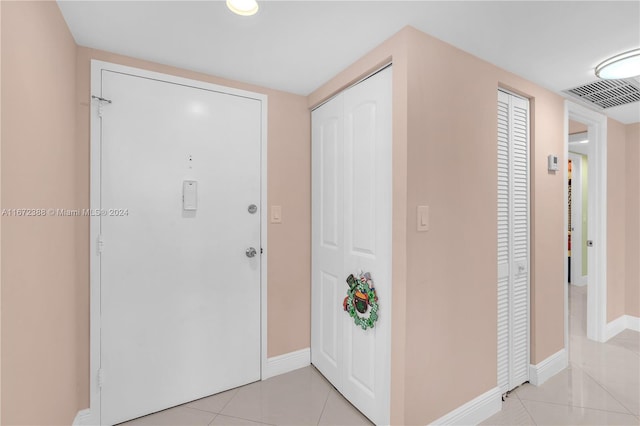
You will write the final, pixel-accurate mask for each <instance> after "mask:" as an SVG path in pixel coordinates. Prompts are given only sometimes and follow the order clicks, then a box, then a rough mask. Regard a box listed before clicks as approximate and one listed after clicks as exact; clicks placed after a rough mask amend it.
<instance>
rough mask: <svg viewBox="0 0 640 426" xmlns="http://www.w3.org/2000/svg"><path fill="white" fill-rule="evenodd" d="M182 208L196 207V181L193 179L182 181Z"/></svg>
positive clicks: (189, 209)
mask: <svg viewBox="0 0 640 426" xmlns="http://www.w3.org/2000/svg"><path fill="white" fill-rule="evenodd" d="M182 209H183V210H186V211H195V210H197V209H198V182H196V181H195V180H185V181H183V182H182Z"/></svg>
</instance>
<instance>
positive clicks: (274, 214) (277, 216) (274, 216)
mask: <svg viewBox="0 0 640 426" xmlns="http://www.w3.org/2000/svg"><path fill="white" fill-rule="evenodd" d="M271 223H282V207H281V206H271Z"/></svg>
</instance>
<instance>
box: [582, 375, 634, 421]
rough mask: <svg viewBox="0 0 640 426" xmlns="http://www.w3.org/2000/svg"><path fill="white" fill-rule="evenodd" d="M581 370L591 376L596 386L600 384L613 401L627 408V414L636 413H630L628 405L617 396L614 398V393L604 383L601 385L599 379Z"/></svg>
mask: <svg viewBox="0 0 640 426" xmlns="http://www.w3.org/2000/svg"><path fill="white" fill-rule="evenodd" d="M583 372H584V374H586V375H587V376H588V377H590V378H591V380H593V381H594V382H596V383H597V384H598V386H600V387H601V388H602V389H604V391H605V392H606V393H608V394H609V395H610V396H611V398H613V400H614V401H616V402H617V403H618V404H620V405H622V406H623V407H624V409H625V410H627V411H628V412H629V414H630V415H632V416H635V415H636V414H635V413H632V412H631V410H630V409H629V407H627V406H626V405H625V404H623V403H622V401H619V400H618V398H616V397H615V395H613V394H612V393H611V392H610V391H609V389H607V388H606V386H605V385H603V384H602V383H600V381H599V380H596V378H595V377H593V376H592V375H591V374H589V373H587V372H586V371H584V370H583Z"/></svg>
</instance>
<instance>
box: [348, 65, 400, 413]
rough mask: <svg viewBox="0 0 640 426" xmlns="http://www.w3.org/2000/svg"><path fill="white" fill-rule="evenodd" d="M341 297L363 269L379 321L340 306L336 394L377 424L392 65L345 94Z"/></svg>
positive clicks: (381, 403)
mask: <svg viewBox="0 0 640 426" xmlns="http://www.w3.org/2000/svg"><path fill="white" fill-rule="evenodd" d="M344 112H345V115H344V117H345V118H344V124H345V126H344V128H345V131H344V159H345V168H344V173H345V176H344V217H345V219H344V221H345V223H344V229H345V232H344V244H345V250H344V251H345V257H344V259H345V271H344V278H343V280H342V281H343V283H342V292H341V293H340V294H341V296H342V297H344V295H345V294H346V289H347V285H346V283H345V282H344V279H345V278H346V277H347V276H348V275H349V274H350V273H354V274H355V273H357V272H358V271H360V270H362V271H364V272H370V273H371V276H372V277H373V280H374V285H375V289H376V293H377V295H378V298H379V305H380V308H379V311H378V314H379V319H378V322H377V323H376V324H375V327H374V328H369V329H367V330H362V328H360V327H358V326H356V324H354V321H353V319H351V318H349V316H348V315H346V313H345V312H343V313H342V318H343V322H344V323H345V324H344V338H343V342H344V348H343V351H344V370H343V374H344V382H343V385H342V393H343V394H344V395H345V397H347V399H348V400H349V401H351V403H352V404H353V405H354V406H356V407H357V408H358V409H360V411H362V412H363V413H365V414H366V415H367V416H368V417H369V418H370V419H371V420H373V421H374V422H375V423H377V424H388V423H389V365H390V347H391V209H392V205H391V202H392V199H391V185H392V176H391V147H392V145H391V140H392V139H391V68H387V69H385V70H383V71H381V72H380V73H378V74H376V75H374V76H373V77H371V78H369V79H367V80H365V81H363V82H361V83H360V84H358V85H356V86H354V87H352V88H351V89H349V90H347V91H346V92H345V93H344Z"/></svg>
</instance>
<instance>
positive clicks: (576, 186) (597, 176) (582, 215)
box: [563, 101, 607, 350]
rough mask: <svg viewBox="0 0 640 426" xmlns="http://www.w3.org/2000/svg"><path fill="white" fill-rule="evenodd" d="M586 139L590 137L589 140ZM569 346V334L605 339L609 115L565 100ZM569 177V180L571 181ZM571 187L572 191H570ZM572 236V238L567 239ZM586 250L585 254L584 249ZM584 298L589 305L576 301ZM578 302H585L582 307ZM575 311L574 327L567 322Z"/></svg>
mask: <svg viewBox="0 0 640 426" xmlns="http://www.w3.org/2000/svg"><path fill="white" fill-rule="evenodd" d="M585 141H586V142H585ZM564 153H565V158H566V159H567V164H566V165H565V167H564V176H563V177H564V182H566V185H565V200H566V203H565V213H564V219H565V221H564V223H565V230H564V235H565V236H566V241H565V259H566V261H565V349H567V350H568V348H569V336H571V335H573V334H574V332H579V331H580V326H581V324H582V326H583V327H584V330H583V331H584V335H586V337H587V338H589V339H591V340H596V341H599V342H602V341H604V340H605V339H606V333H605V330H606V303H607V292H606V276H607V275H606V273H607V234H606V232H607V118H606V116H604V115H603V114H600V113H597V112H595V111H592V110H590V109H587V108H585V107H582V106H580V105H577V104H574V103H573V102H570V101H565V146H564ZM569 179H571V185H569ZM570 191H571V192H570ZM569 238H570V240H569ZM585 251H586V253H585ZM570 292H571V296H572V299H574V298H575V300H576V302H578V301H579V299H580V297H582V298H586V304H584V305H581V304H579V303H576V304H574V303H572V305H573V306H572V307H573V308H574V309H573V310H572V309H571V308H570V299H569V295H570ZM577 306H585V307H586V309H583V311H582V312H580V311H579V310H578V309H577ZM571 315H574V318H573V319H575V322H572V323H571V325H572V327H571V330H570V329H569V323H570V319H571Z"/></svg>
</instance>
